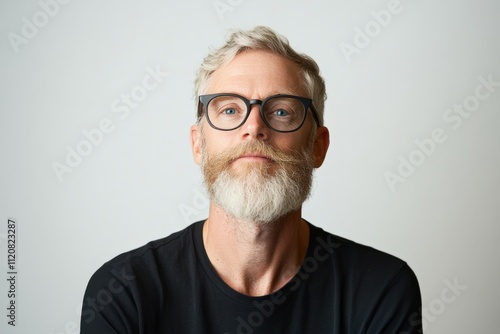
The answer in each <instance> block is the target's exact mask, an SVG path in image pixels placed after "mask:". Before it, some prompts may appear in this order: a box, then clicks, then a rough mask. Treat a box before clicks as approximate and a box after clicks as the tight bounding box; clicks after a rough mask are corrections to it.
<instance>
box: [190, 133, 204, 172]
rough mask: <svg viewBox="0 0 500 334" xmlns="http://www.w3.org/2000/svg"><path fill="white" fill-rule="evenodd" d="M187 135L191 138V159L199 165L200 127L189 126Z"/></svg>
mask: <svg viewBox="0 0 500 334" xmlns="http://www.w3.org/2000/svg"><path fill="white" fill-rule="evenodd" d="M189 134H190V136H191V150H192V151H193V158H194V161H195V162H196V163H197V164H198V165H199V164H201V161H202V152H201V128H200V125H198V124H195V125H193V126H191V129H190V133H189Z"/></svg>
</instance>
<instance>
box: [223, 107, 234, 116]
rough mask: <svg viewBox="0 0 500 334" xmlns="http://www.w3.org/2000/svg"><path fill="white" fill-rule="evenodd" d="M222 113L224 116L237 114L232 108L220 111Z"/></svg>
mask: <svg viewBox="0 0 500 334" xmlns="http://www.w3.org/2000/svg"><path fill="white" fill-rule="evenodd" d="M222 113H223V114H224V115H236V114H237V113H238V112H237V111H236V109H234V108H227V109H224V110H222Z"/></svg>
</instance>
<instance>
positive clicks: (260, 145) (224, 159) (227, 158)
mask: <svg viewBox="0 0 500 334" xmlns="http://www.w3.org/2000/svg"><path fill="white" fill-rule="evenodd" d="M248 154H258V155H262V156H264V157H266V158H268V159H269V160H271V161H272V162H275V163H278V164H282V163H288V164H290V163H292V164H293V163H298V162H300V160H301V159H300V156H301V154H300V152H297V151H291V152H290V153H285V152H282V151H280V150H278V149H276V148H274V147H273V146H271V145H270V144H268V143H266V142H263V141H258V140H252V141H248V142H245V143H243V144H241V145H238V146H236V147H233V148H230V149H228V150H226V151H224V152H222V153H220V154H218V155H217V156H214V157H212V158H213V160H212V159H211V161H210V162H211V163H215V162H217V163H218V165H223V166H225V167H227V166H229V165H230V164H231V163H232V162H234V161H235V160H237V159H238V158H240V157H241V156H244V155H248Z"/></svg>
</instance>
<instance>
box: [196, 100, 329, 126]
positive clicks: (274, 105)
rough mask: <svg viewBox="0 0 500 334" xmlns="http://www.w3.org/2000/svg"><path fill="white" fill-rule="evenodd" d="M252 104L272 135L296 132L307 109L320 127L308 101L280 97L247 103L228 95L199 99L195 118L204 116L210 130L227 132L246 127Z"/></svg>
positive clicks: (312, 107) (315, 113)
mask: <svg viewBox="0 0 500 334" xmlns="http://www.w3.org/2000/svg"><path fill="white" fill-rule="evenodd" d="M254 104H258V105H259V106H260V116H261V117H262V119H263V120H264V123H265V124H266V125H267V126H268V127H269V128H271V129H272V130H274V131H277V132H293V131H297V130H298V129H300V127H301V126H302V125H303V124H304V121H305V119H306V116H307V110H309V109H310V110H311V111H312V113H313V117H314V120H315V121H316V124H317V125H318V126H320V121H319V116H318V112H317V111H316V109H315V108H314V106H313V105H312V100H311V99H309V98H306V97H300V96H293V95H283V94H278V95H272V96H269V97H267V98H265V99H264V100H258V99H252V100H247V99H246V98H244V97H243V96H240V95H237V94H231V93H220V94H209V95H200V99H199V105H198V115H200V117H201V115H202V113H203V112H204V113H205V116H206V117H207V121H208V124H210V126H211V127H213V128H214V129H217V130H221V131H230V130H234V129H237V128H239V127H240V126H242V125H243V124H244V123H245V121H246V120H247V119H248V116H249V115H250V110H251V108H252V105H254Z"/></svg>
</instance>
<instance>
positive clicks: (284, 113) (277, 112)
mask: <svg viewBox="0 0 500 334" xmlns="http://www.w3.org/2000/svg"><path fill="white" fill-rule="evenodd" d="M274 114H275V115H276V116H282V117H283V116H288V115H289V112H288V111H286V110H284V109H278V110H275V111H274Z"/></svg>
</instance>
